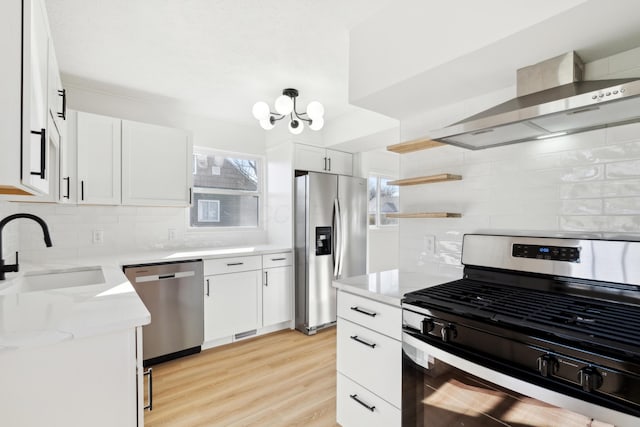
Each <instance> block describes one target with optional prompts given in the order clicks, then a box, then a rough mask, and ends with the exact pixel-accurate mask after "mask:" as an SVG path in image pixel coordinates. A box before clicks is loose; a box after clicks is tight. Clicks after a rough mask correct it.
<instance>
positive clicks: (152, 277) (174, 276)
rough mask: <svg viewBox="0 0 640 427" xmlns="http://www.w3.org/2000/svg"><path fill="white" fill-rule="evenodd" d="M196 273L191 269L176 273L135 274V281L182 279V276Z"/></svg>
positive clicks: (190, 275)
mask: <svg viewBox="0 0 640 427" xmlns="http://www.w3.org/2000/svg"><path fill="white" fill-rule="evenodd" d="M195 275H196V272H195V271H193V270H191V271H180V272H177V273H167V274H150V275H147V276H136V278H135V281H136V283H145V282H159V281H161V280H172V279H182V278H184V277H193V276H195Z"/></svg>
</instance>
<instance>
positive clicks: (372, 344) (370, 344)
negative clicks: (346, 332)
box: [349, 335, 376, 348]
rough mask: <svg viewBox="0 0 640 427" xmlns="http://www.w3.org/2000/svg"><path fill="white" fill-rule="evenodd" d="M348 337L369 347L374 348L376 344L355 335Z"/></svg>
mask: <svg viewBox="0 0 640 427" xmlns="http://www.w3.org/2000/svg"><path fill="white" fill-rule="evenodd" d="M349 338H351V339H352V340H354V341H357V342H359V343H360V344H364V345H366V346H367V347H371V348H376V344H375V343H371V342H366V341H365V340H363V339H362V338H359V337H358V336H357V335H352V336H350V337H349Z"/></svg>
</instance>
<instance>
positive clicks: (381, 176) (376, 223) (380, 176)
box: [367, 173, 400, 229]
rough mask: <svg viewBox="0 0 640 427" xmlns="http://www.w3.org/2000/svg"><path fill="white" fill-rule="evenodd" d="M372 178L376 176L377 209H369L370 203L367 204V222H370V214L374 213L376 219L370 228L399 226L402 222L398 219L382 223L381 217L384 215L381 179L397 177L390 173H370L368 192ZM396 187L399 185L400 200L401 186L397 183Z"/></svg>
mask: <svg viewBox="0 0 640 427" xmlns="http://www.w3.org/2000/svg"><path fill="white" fill-rule="evenodd" d="M371 178H375V179H376V196H375V198H376V204H375V206H376V210H375V212H370V211H369V209H368V205H367V223H368V222H369V215H372V214H374V215H375V221H374V224H369V228H371V229H380V228H392V227H398V224H399V223H400V222H399V221H398V220H397V219H396V221H395V222H394V223H392V224H381V223H380V218H381V216H382V213H381V210H380V188H381V185H380V184H381V180H382V179H386V180H388V181H393V180H395V179H397V178H395V177H392V176H390V175H385V174H376V173H371V174H369V176H368V177H367V194H368V193H369V187H368V186H369V180H370V179H371ZM395 187H398V201H399V200H400V186H398V185H396V186H395ZM399 208H400V206H398V209H399Z"/></svg>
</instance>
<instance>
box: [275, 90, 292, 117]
mask: <svg viewBox="0 0 640 427" xmlns="http://www.w3.org/2000/svg"><path fill="white" fill-rule="evenodd" d="M276 111H277V112H278V114H284V115H287V114H289V113H291V112H292V111H293V99H291V98H289V97H288V96H287V95H280V96H279V97H278V98H277V99H276Z"/></svg>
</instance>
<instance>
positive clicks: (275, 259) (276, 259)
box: [271, 258, 286, 261]
mask: <svg viewBox="0 0 640 427" xmlns="http://www.w3.org/2000/svg"><path fill="white" fill-rule="evenodd" d="M285 259H286V258H271V261H284V260H285Z"/></svg>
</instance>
